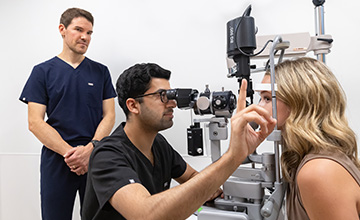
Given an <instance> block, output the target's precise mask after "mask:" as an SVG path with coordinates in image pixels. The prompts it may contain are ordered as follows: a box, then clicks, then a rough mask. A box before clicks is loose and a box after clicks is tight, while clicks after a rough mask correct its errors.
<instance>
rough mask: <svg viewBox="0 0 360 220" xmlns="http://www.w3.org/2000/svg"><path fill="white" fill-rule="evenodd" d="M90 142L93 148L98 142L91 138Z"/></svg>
mask: <svg viewBox="0 0 360 220" xmlns="http://www.w3.org/2000/svg"><path fill="white" fill-rule="evenodd" d="M90 142H91V143H92V145H93V146H94V148H95V147H96V145H97V143H99V141H98V140H91V141H90Z"/></svg>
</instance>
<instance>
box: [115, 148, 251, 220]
mask: <svg viewBox="0 0 360 220" xmlns="http://www.w3.org/2000/svg"><path fill="white" fill-rule="evenodd" d="M243 159H245V157H243ZM243 159H242V160H243ZM237 160H239V157H238V158H236V159H235V158H232V157H231V155H230V154H224V155H223V157H222V159H220V160H218V161H217V162H216V163H214V164H212V165H211V166H209V167H207V168H206V169H204V170H203V171H202V172H200V173H198V174H197V175H195V176H194V177H192V178H191V179H189V180H188V181H186V182H185V183H183V184H181V185H179V186H176V187H173V188H171V189H169V190H166V191H164V192H161V193H158V194H155V195H151V194H150V193H149V192H148V190H147V189H146V188H145V187H144V186H143V185H141V184H139V183H134V184H129V185H126V186H124V187H122V188H120V189H119V190H118V191H116V193H115V194H114V195H113V196H112V197H111V199H110V204H111V205H112V206H113V207H114V208H115V209H116V210H117V211H118V212H119V213H121V214H122V215H123V216H124V217H125V218H126V219H186V218H187V217H189V216H190V215H191V214H192V213H194V212H195V211H196V210H197V209H198V208H199V207H200V206H201V205H202V204H203V203H204V202H205V201H206V200H207V199H208V198H210V197H211V196H212V194H213V193H214V192H215V191H216V190H217V189H218V188H219V187H220V185H221V184H222V183H223V182H224V181H225V180H226V179H227V178H228V177H229V176H230V175H231V173H232V172H233V170H235V169H236V168H237V167H238V165H239V164H238V163H237V162H235V161H237ZM220 169H221V171H222V172H219V171H218V170H220ZM195 172H196V171H195ZM185 174H186V171H185V173H184V175H185Z"/></svg>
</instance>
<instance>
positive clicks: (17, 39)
mask: <svg viewBox="0 0 360 220" xmlns="http://www.w3.org/2000/svg"><path fill="white" fill-rule="evenodd" d="M250 3H251V4H252V7H253V10H252V14H251V15H252V16H253V17H254V18H255V22H256V25H257V26H258V28H259V33H258V35H268V34H281V33H296V32H309V33H310V35H312V36H313V35H315V22H314V6H313V4H312V1H310V0H306V1H305V0H297V1H296V0H256V1H255V0H253V1H251V0H246V1H239V0H226V1H208V0H197V1H194V0H183V1H168V0H152V1H145V0H142V1H141V0H133V1H124V0H122V1H119V0H103V1H96V0H62V1H46V0H31V1H26V0H0V27H1V34H0V42H1V44H0V45H1V46H0V48H1V49H0V50H1V53H0V63H1V66H0V82H1V86H0V97H1V101H2V103H3V104H1V108H0V121H1V126H0V140H1V144H0V196H1V197H0V220H8V219H9V220H10V219H11V220H18V219H19V220H20V219H29V220H32V219H39V216H40V211H39V194H38V192H39V167H38V165H39V161H38V156H39V153H40V149H41V144H40V142H39V141H38V140H37V139H36V138H35V137H34V136H33V135H32V134H31V133H30V132H29V131H28V128H27V106H26V105H25V104H23V103H21V102H20V101H18V98H19V95H20V93H21V90H22V88H23V86H24V84H25V82H26V80H27V78H28V76H29V74H30V72H31V70H32V67H33V66H34V65H35V64H38V63H40V62H42V61H44V60H47V59H49V58H51V57H53V56H55V55H57V54H59V53H60V52H61V49H62V39H61V37H60V34H59V33H58V29H57V27H58V23H59V18H60V15H61V13H62V12H63V11H64V10H66V9H67V8H69V7H73V6H76V7H81V8H84V9H87V10H89V11H90V12H92V14H93V15H94V17H95V26H94V34H93V39H92V43H91V45H90V48H89V50H88V53H87V54H86V55H87V56H88V57H90V58H91V59H94V60H97V61H99V62H102V63H104V64H106V65H107V66H108V67H109V69H110V71H111V74H112V77H113V83H115V81H116V79H117V77H118V76H119V74H120V73H121V72H122V71H123V70H124V69H125V68H128V67H129V66H131V65H133V64H135V63H138V62H155V63H158V64H160V65H161V66H163V67H164V68H167V69H170V70H171V71H172V78H171V84H172V87H174V88H175V87H187V88H189V87H190V88H196V89H199V90H203V89H204V85H205V84H209V85H210V89H211V90H212V91H218V90H220V89H221V87H225V89H231V90H232V91H234V92H236V91H237V89H238V83H237V81H236V79H227V78H226V74H227V67H226V62H225V57H226V28H225V27H226V22H227V21H229V20H232V19H234V18H236V17H238V16H240V15H241V14H242V12H243V11H244V10H245V8H246V7H247V6H248V4H250ZM359 6H360V3H359V2H358V1H356V0H351V1H346V2H342V1H327V2H326V3H325V12H326V13H325V32H326V33H327V34H331V35H332V36H333V38H334V43H333V48H332V52H331V53H330V54H329V55H328V56H327V64H328V65H329V66H330V68H331V69H332V70H333V71H334V72H335V74H336V76H337V77H338V79H339V81H340V82H341V84H342V86H343V88H344V90H345V92H346V94H347V98H348V110H347V113H348V118H349V122H350V125H351V127H352V128H353V129H354V131H355V132H356V134H357V135H360V123H359V122H360V116H359V112H360V102H359V101H358V94H359V92H360V90H359V85H358V82H359V81H360V74H359V70H358V69H357V68H356V67H357V65H358V57H357V54H356V52H357V50H359V49H360V48H359V45H358V44H357V43H356V41H355V40H357V39H358V34H359V29H358V22H359V21H360V15H359V13H358V8H359ZM259 78H261V76H254V80H256V79H257V80H259ZM304 95H306V94H304ZM116 113H117V116H116V124H118V123H119V122H121V121H123V120H124V116H123V113H122V111H121V110H120V108H119V107H118V106H117V107H116ZM174 120H175V125H174V126H173V128H171V129H169V130H168V131H165V132H164V133H165V135H166V136H167V138H168V140H169V141H170V143H172V144H173V146H174V147H175V148H176V149H177V150H178V151H179V152H180V153H181V154H183V155H186V128H187V127H188V126H189V124H190V113H189V111H182V110H178V109H176V110H175V119H174ZM224 146H226V143H225V144H224ZM269 149H270V150H271V147H270V148H269ZM266 150H267V149H266ZM260 151H262V148H260ZM264 151H265V150H264ZM188 160H189V163H191V165H193V166H194V167H196V168H198V169H202V168H203V167H204V166H205V164H207V163H208V162H210V160H209V158H202V159H194V158H188Z"/></svg>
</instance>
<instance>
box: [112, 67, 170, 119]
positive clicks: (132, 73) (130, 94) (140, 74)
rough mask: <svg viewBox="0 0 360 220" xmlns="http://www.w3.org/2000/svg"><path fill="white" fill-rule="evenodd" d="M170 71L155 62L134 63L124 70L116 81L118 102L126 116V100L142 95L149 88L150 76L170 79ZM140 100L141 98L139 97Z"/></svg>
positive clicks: (127, 110)
mask: <svg viewBox="0 0 360 220" xmlns="http://www.w3.org/2000/svg"><path fill="white" fill-rule="evenodd" d="M170 74H171V72H170V71H169V70H166V69H163V68H162V67H161V66H159V65H157V64H155V63H147V64H145V63H143V64H136V65H134V66H132V67H130V68H129V69H127V70H125V71H124V72H123V73H122V74H121V75H120V77H119V78H118V80H117V82H116V92H117V94H118V102H119V105H120V106H121V108H122V109H123V111H124V113H125V115H126V117H128V114H129V109H128V108H127V107H126V100H127V99H128V98H134V97H136V96H138V95H142V94H144V93H145V92H146V90H148V89H149V88H150V82H151V78H152V77H155V78H161V79H166V80H169V79H170ZM140 100H141V98H140Z"/></svg>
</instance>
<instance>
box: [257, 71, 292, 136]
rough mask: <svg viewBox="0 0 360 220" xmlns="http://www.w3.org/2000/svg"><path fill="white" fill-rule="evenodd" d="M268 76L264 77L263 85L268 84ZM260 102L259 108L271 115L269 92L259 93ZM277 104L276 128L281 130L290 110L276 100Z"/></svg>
mask: <svg viewBox="0 0 360 220" xmlns="http://www.w3.org/2000/svg"><path fill="white" fill-rule="evenodd" d="M270 82H271V81H270V75H265V76H264V78H263V80H262V82H261V83H264V84H266V83H267V84H270ZM260 98H261V99H260V102H259V106H261V107H263V108H265V109H266V110H268V111H269V112H270V113H271V114H272V98H271V91H261V92H260ZM276 102H277V123H278V128H279V129H280V130H281V128H282V126H283V125H284V124H285V121H286V119H287V118H288V117H289V115H290V108H289V106H287V105H286V104H285V103H284V102H282V101H281V100H279V99H276Z"/></svg>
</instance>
